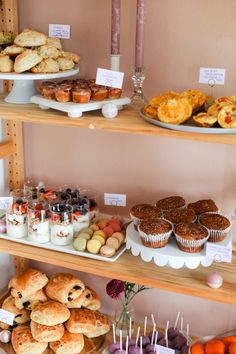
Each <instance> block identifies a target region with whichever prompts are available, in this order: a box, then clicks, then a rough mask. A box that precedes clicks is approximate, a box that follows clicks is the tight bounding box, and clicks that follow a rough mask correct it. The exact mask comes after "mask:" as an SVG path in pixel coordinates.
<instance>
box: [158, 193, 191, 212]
mask: <svg viewBox="0 0 236 354" xmlns="http://www.w3.org/2000/svg"><path fill="white" fill-rule="evenodd" d="M156 206H157V207H158V208H160V209H161V210H162V211H164V210H170V209H178V208H183V207H184V206H185V200H184V198H183V197H180V196H171V197H167V198H163V199H160V200H158V201H157V202H156Z"/></svg>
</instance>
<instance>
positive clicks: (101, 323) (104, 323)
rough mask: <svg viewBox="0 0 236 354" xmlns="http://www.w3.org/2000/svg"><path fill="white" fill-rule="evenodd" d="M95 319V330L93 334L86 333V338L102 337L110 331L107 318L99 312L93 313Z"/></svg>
mask: <svg viewBox="0 0 236 354" xmlns="http://www.w3.org/2000/svg"><path fill="white" fill-rule="evenodd" d="M94 315H95V317H96V330H95V331H94V332H90V333H86V334H85V335H86V337H88V338H95V337H99V336H102V335H103V334H106V333H108V332H109V331H110V324H109V321H108V318H107V316H105V315H103V314H102V313H101V312H99V311H94Z"/></svg>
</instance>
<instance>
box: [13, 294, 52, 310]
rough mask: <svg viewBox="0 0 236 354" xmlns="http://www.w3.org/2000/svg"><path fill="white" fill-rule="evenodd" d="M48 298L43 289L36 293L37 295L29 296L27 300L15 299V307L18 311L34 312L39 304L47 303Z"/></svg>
mask: <svg viewBox="0 0 236 354" xmlns="http://www.w3.org/2000/svg"><path fill="white" fill-rule="evenodd" d="M47 300H48V298H47V296H46V295H45V293H44V291H43V290H42V289H40V290H38V291H36V293H35V294H32V295H30V296H27V298H24V297H22V298H15V305H16V307H17V308H18V309H23V308H25V309H27V310H30V311H32V310H33V308H34V306H35V305H37V304H38V303H39V302H44V301H47Z"/></svg>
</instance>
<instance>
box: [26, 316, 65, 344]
mask: <svg viewBox="0 0 236 354" xmlns="http://www.w3.org/2000/svg"><path fill="white" fill-rule="evenodd" d="M30 329H31V333H32V336H33V338H34V339H36V340H37V341H38V342H40V343H41V342H43V343H44V342H46V343H48V342H55V341H57V340H60V339H61V337H62V336H63V334H64V332H65V328H64V325H63V324H58V325H55V326H46V325H42V324H40V323H37V322H34V321H31V322H30Z"/></svg>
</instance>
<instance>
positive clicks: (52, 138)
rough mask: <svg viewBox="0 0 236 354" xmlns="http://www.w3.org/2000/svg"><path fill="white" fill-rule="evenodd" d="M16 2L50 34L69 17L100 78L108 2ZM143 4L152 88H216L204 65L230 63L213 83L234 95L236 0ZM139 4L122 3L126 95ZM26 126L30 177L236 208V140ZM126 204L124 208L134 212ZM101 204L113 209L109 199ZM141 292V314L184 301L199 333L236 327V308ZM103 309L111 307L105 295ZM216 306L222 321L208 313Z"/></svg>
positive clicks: (27, 19)
mask: <svg viewBox="0 0 236 354" xmlns="http://www.w3.org/2000/svg"><path fill="white" fill-rule="evenodd" d="M19 3H20V29H23V28H24V27H32V28H35V29H38V30H41V31H44V32H47V31H48V24H49V23H64V24H71V33H72V37H71V39H70V40H64V41H63V45H64V47H65V48H66V49H67V50H72V51H75V52H78V53H79V54H80V55H81V63H80V68H81V71H80V74H81V76H86V77H93V76H95V73H96V68H97V67H104V68H108V67H109V50H110V13H111V1H110V0H99V1H98V0H68V1H67V2H65V1H62V0H50V2H49V1H46V0H41V1H40V2H38V1H29V0H21V1H20V2H19ZM49 3H50V9H49ZM146 3H147V13H146V26H145V67H146V76H147V78H146V82H145V94H146V96H147V97H148V98H150V97H151V96H153V95H155V94H157V93H160V92H162V91H164V90H170V89H172V90H184V89H188V88H201V89H203V90H205V91H206V92H207V93H209V94H210V93H211V90H210V88H208V87H207V86H203V85H199V84H198V83H197V81H198V73H199V67H200V66H205V67H221V68H226V82H225V86H218V87H216V88H214V89H213V93H214V94H215V95H216V96H221V95H224V94H235V82H234V78H235V74H236V72H235V70H236V69H235V58H236V55H235V54H236V46H235V16H234V14H235V11H236V3H235V1H234V0H228V1H227V3H225V4H224V6H223V5H222V1H221V0H215V1H214V6H213V2H212V1H211V0H199V1H192V0H191V1H189V0H178V1H175V0H159V1H157V0H148V1H147V2H146ZM135 4H136V1H135V0H123V1H121V5H122V10H121V55H122V57H121V70H123V71H124V72H125V75H126V76H125V86H124V88H125V92H126V93H127V94H130V92H131V89H132V87H131V80H130V72H131V67H132V66H133V64H134V36H135V13H136V11H135ZM222 13H223V16H222ZM24 133H25V151H26V175H27V176H28V177H33V178H34V179H35V180H41V179H43V180H45V181H46V182H48V183H49V184H55V185H60V184H63V183H78V184H80V185H81V186H88V187H93V188H96V189H97V190H98V191H99V192H100V195H101V196H102V195H103V193H104V192H112V193H126V194H127V197H128V199H127V202H128V208H129V207H130V206H131V205H132V204H134V203H136V202H142V201H147V202H154V201H155V200H156V199H157V198H160V197H163V196H165V195H170V194H173V193H177V194H181V195H183V196H185V197H186V199H187V201H193V200H196V199H198V198H200V197H212V198H214V199H215V200H216V202H217V203H218V204H219V205H220V207H221V209H222V211H223V212H225V213H226V214H227V215H228V216H229V217H230V216H231V215H232V213H233V211H234V209H236V205H235V193H234V191H235V184H236V182H235V181H236V179H235V176H236V164H235V159H236V148H235V147H231V146H224V145H217V144H209V143H201V142H194V141H181V140H176V139H170V138H161V137H146V136H135V135H129V134H119V133H108V132H96V131H90V130H86V129H76V128H62V127H53V126H49V127H44V126H40V125H32V124H26V125H25V130H24ZM128 208H127V209H125V210H123V209H121V210H120V213H122V214H127V211H128ZM101 209H103V210H104V211H108V212H109V211H110V212H113V210H109V209H105V208H104V207H103V206H102V204H101ZM234 229H235V225H234ZM234 238H235V240H236V237H234ZM49 268H50V269H52V268H51V267H50V266H49ZM83 276H85V275H83ZM86 279H88V281H89V282H91V283H92V284H93V283H94V286H95V288H96V286H98V285H97V283H98V282H97V281H96V279H97V278H95V277H91V276H90V275H87V277H86ZM105 283H106V280H102V281H101V283H100V285H99V286H100V288H98V290H99V291H100V294H103V292H104V286H105ZM209 291H212V290H209ZM144 296H145V300H146V303H147V305H146V307H142V309H140V307H139V306H137V307H136V311H137V316H138V317H142V316H144V315H145V313H147V312H150V311H151V309H150V306H149V305H148V304H149V303H152V300H153V301H155V303H156V306H157V311H158V316H160V322H161V323H164V322H165V321H166V319H170V320H174V317H175V315H176V312H177V311H178V310H179V309H181V311H183V313H184V315H185V316H186V317H188V318H187V319H186V321H187V320H188V321H189V322H190V326H191V328H192V333H195V334H202V335H205V334H208V333H217V332H220V331H225V330H227V329H232V328H235V325H236V322H235V318H236V309H235V307H233V306H227V305H223V304H216V303H212V302H208V301H203V300H199V299H195V298H191V297H186V296H181V295H176V294H170V293H169V294H168V293H167V294H166V293H165V292H163V291H159V290H152V291H151V292H150V294H145V295H144ZM142 303H143V302H142ZM170 304H171V305H170ZM104 308H105V309H107V311H111V302H110V301H109V300H108V299H107V298H105V300H104ZM213 308H214V309H215V310H216V313H217V315H218V316H217V318H218V320H217V319H216V318H215V316H214V319H213V316H211V311H212V309H213ZM211 318H212V319H211Z"/></svg>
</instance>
